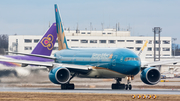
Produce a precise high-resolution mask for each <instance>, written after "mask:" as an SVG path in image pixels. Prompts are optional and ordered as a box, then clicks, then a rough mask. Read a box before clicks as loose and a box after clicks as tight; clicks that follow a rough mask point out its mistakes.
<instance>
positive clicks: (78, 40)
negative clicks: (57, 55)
mask: <svg viewBox="0 0 180 101" xmlns="http://www.w3.org/2000/svg"><path fill="white" fill-rule="evenodd" d="M71 41H79V40H78V39H71Z"/></svg>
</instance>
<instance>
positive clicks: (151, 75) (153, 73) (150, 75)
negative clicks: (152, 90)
mask: <svg viewBox="0 0 180 101" xmlns="http://www.w3.org/2000/svg"><path fill="white" fill-rule="evenodd" d="M160 78H161V74H160V72H159V70H157V69H156V68H155V67H148V68H146V69H144V70H143V71H142V72H141V80H142V81H143V82H144V83H145V84H149V85H154V84H157V83H158V82H159V81H160Z"/></svg>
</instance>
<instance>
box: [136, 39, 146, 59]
mask: <svg viewBox="0 0 180 101" xmlns="http://www.w3.org/2000/svg"><path fill="white" fill-rule="evenodd" d="M147 44H148V40H146V42H145V43H144V45H143V47H141V50H140V51H139V54H138V56H140V55H141V53H142V51H143V50H144V49H145V48H146V47H147Z"/></svg>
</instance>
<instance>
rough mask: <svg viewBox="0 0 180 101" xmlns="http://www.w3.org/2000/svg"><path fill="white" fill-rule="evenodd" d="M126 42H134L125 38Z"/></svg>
mask: <svg viewBox="0 0 180 101" xmlns="http://www.w3.org/2000/svg"><path fill="white" fill-rule="evenodd" d="M126 42H134V40H126Z"/></svg>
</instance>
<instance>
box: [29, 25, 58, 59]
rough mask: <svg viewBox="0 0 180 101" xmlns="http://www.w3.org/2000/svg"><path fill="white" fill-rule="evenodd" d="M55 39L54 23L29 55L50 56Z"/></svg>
mask: <svg viewBox="0 0 180 101" xmlns="http://www.w3.org/2000/svg"><path fill="white" fill-rule="evenodd" d="M56 38H57V30H56V23H53V24H52V26H51V27H50V28H49V30H48V31H47V32H46V34H45V35H44V36H43V37H42V39H41V40H40V41H39V42H38V44H37V45H36V47H35V48H34V50H33V51H32V52H31V54H38V55H46V56H50V55H51V52H52V50H53V47H54V44H55V42H56Z"/></svg>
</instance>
